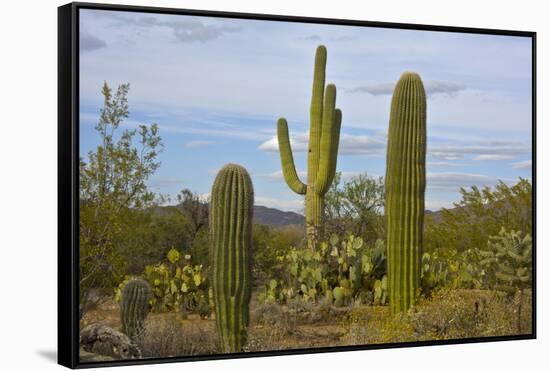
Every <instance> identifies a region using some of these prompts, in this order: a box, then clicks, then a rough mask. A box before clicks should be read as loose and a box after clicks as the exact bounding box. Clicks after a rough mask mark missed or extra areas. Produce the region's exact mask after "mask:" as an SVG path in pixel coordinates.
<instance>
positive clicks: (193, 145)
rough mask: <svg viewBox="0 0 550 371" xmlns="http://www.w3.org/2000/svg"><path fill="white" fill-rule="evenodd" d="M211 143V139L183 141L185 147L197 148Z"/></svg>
mask: <svg viewBox="0 0 550 371" xmlns="http://www.w3.org/2000/svg"><path fill="white" fill-rule="evenodd" d="M211 144H214V142H213V141H211V140H190V141H188V142H185V147H186V148H199V147H204V146H209V145H211Z"/></svg>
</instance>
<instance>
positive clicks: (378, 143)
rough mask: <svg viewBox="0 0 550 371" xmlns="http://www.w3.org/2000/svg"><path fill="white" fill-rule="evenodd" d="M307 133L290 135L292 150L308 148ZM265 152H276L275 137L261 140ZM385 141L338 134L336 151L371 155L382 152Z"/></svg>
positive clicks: (276, 142) (344, 153)
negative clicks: (338, 141)
mask: <svg viewBox="0 0 550 371" xmlns="http://www.w3.org/2000/svg"><path fill="white" fill-rule="evenodd" d="M308 142H309V134H308V133H298V134H295V135H293V136H291V137H290V145H291V147H292V151H293V152H306V151H307V148H308ZM258 148H259V149H260V150H262V151H266V152H278V151H279V143H278V141H277V137H276V136H273V137H272V138H271V139H269V140H267V141H265V142H263V143H262V144H260V146H259V147H258ZM385 149H386V143H385V142H384V141H383V140H381V139H380V138H375V137H371V136H367V135H350V134H342V135H340V144H339V147H338V153H339V154H341V155H372V154H380V153H384V151H385Z"/></svg>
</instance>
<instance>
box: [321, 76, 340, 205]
mask: <svg viewBox="0 0 550 371" xmlns="http://www.w3.org/2000/svg"><path fill="white" fill-rule="evenodd" d="M335 105H336V86H334V85H333V84H329V85H327V89H326V93H325V104H324V110H323V124H322V130H321V140H320V154H319V167H318V169H317V177H316V179H315V191H316V192H317V193H318V194H320V195H324V194H325V193H326V192H327V191H328V189H329V187H330V183H332V178H331V177H330V175H331V173H332V174H333V171H332V170H333V168H332V166H334V169H336V153H337V150H338V140H339V139H340V138H339V136H340V135H339V133H340V124H341V119H342V116H341V114H340V115H339V117H338V118H339V119H340V121H339V122H337V120H336V118H337V117H336V109H335ZM333 176H334V175H333Z"/></svg>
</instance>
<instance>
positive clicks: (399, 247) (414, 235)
mask: <svg viewBox="0 0 550 371" xmlns="http://www.w3.org/2000/svg"><path fill="white" fill-rule="evenodd" d="M425 188H426V93H425V91H424V86H423V85H422V80H421V79H420V76H418V74H416V73H412V72H406V73H404V74H403V75H402V76H401V78H400V79H399V82H398V83H397V85H396V87H395V90H394V92H393V98H392V102H391V113H390V125H389V131H388V149H387V159H386V204H385V214H386V223H387V246H388V278H389V291H390V307H391V311H392V313H394V314H395V313H398V312H401V311H405V310H407V309H409V308H410V307H411V306H412V305H414V303H415V299H416V294H417V291H418V287H419V283H420V272H421V270H420V267H421V259H422V230H423V224H424V191H425Z"/></svg>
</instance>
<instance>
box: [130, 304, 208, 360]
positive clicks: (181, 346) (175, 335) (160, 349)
mask: <svg viewBox="0 0 550 371" xmlns="http://www.w3.org/2000/svg"><path fill="white" fill-rule="evenodd" d="M214 327H215V323H214V321H207V320H201V319H194V320H193V319H191V320H189V319H187V320H181V319H178V316H177V315H175V314H166V315H163V316H156V317H153V318H151V319H150V320H149V321H147V326H146V328H145V333H144V335H143V337H142V338H141V341H140V342H139V347H140V349H141V352H142V355H143V357H144V358H151V357H153V358H165V357H176V356H181V355H189V356H191V355H200V354H215V353H219V347H218V345H217V338H216V334H215V328H214Z"/></svg>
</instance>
